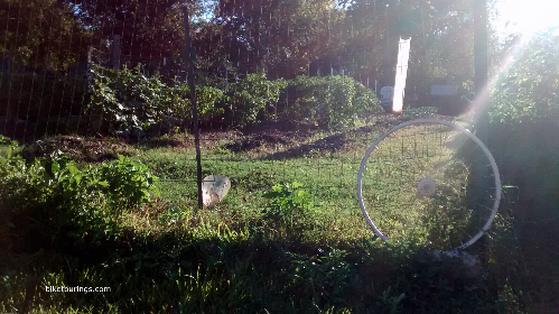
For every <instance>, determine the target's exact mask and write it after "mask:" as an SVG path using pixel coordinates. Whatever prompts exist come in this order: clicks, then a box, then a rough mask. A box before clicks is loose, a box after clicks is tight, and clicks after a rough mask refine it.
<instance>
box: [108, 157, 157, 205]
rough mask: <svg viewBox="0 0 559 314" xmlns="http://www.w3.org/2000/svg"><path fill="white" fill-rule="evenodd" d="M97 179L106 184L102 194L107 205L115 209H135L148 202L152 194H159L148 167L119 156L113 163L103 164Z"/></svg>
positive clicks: (154, 179)
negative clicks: (105, 197)
mask: <svg viewBox="0 0 559 314" xmlns="http://www.w3.org/2000/svg"><path fill="white" fill-rule="evenodd" d="M99 178H100V180H101V181H104V182H106V183H107V185H106V189H105V190H104V193H105V194H107V195H108V196H109V205H111V206H113V207H116V208H130V207H137V206H139V205H141V204H143V203H146V202H150V201H151V198H150V196H151V195H152V194H155V195H158V193H159V191H158V190H157V188H156V184H157V182H158V179H157V177H155V176H153V175H152V174H151V173H150V172H149V169H148V167H147V166H146V165H144V164H142V163H139V162H137V161H134V160H132V159H130V158H127V157H124V156H119V158H118V160H117V161H116V162H114V163H108V164H103V166H101V168H99Z"/></svg>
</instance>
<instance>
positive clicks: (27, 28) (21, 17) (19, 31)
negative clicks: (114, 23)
mask: <svg viewBox="0 0 559 314" xmlns="http://www.w3.org/2000/svg"><path fill="white" fill-rule="evenodd" d="M0 20H1V21H2V23H0V36H1V37H0V56H1V57H2V58H3V59H8V60H12V61H14V62H16V63H18V64H21V65H25V66H29V67H34V68H41V69H46V70H53V71H61V70H65V69H67V68H68V67H69V66H71V65H73V64H75V63H76V62H77V61H79V60H80V59H82V58H85V55H86V51H87V50H86V46H87V42H88V39H89V37H90V32H88V31H86V30H84V29H83V28H82V27H81V25H80V24H79V23H78V22H77V21H76V20H75V19H74V16H73V13H72V11H71V10H70V9H69V8H68V7H67V6H64V5H63V4H61V3H59V2H57V1H56V0H26V1H18V0H4V1H2V2H1V3H0Z"/></svg>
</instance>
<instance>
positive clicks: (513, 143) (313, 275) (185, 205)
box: [0, 0, 559, 313]
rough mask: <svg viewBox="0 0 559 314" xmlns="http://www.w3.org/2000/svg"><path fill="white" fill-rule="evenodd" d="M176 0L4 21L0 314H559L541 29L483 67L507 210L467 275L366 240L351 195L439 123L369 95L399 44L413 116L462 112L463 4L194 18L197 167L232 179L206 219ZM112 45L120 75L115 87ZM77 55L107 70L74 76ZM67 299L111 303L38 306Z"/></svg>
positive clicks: (233, 9)
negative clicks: (399, 133)
mask: <svg viewBox="0 0 559 314" xmlns="http://www.w3.org/2000/svg"><path fill="white" fill-rule="evenodd" d="M490 2H491V1H490ZM181 3H182V2H181V1H174V0H155V1H137V0H130V1H124V0H123V1H112V0H110V1H109V0H83V1H82V0H80V1H74V0H32V1H25V2H22V1H16V0H5V1H3V2H2V3H1V4H0V20H2V21H5V23H2V24H1V25H0V32H1V33H2V40H1V41H0V57H1V58H2V59H1V60H0V62H1V63H0V65H1V71H0V102H1V103H2V104H4V106H2V108H0V115H1V116H2V119H1V120H2V121H0V122H2V123H4V124H3V128H1V129H0V131H1V132H2V133H7V134H8V135H10V136H13V137H17V138H18V139H22V140H27V141H28V142H31V143H30V144H29V145H27V144H22V143H17V142H14V141H12V139H9V138H4V137H2V138H1V140H0V141H1V142H0V248H1V249H0V311H1V312H37V313H60V312H64V311H66V312H70V313H72V312H76V313H98V312H107V313H130V312H146V313H158V312H168V313H177V312H178V313H190V312H206V313H213V312H220V311H221V312H226V313H246V312H262V313H266V312H287V313H290V312H292V313H295V312H299V313H300V312H304V313H307V312H309V313H322V312H325V313H350V312H355V313H367V312H369V313H399V312H410V313H424V312H429V313H445V312H457V311H462V312H465V313H472V312H483V313H486V312H497V313H516V312H533V313H549V312H552V311H555V310H556V309H557V308H559V304H558V303H557V300H559V295H558V292H557V288H556V287H557V285H558V284H559V268H558V267H557V265H559V253H558V252H559V247H558V242H557V241H556V239H557V238H558V237H559V233H558V232H559V229H558V228H557V223H558V221H559V210H558V207H557V204H558V203H559V193H557V191H559V183H558V179H557V177H558V176H559V163H557V160H559V141H558V140H557V136H556V134H558V133H559V122H558V121H559V119H557V117H558V116H559V99H558V95H557V91H558V90H559V63H558V60H559V59H558V58H557V56H558V55H559V49H558V47H559V41H558V38H559V37H557V35H556V33H545V34H539V35H538V36H535V37H534V38H533V40H531V41H529V42H526V43H523V44H522V45H520V44H518V41H516V40H511V41H510V42H508V43H507V44H509V45H508V46H505V47H504V48H503V49H502V51H501V50H499V49H497V48H499V47H491V48H494V49H495V51H491V49H490V53H491V54H492V57H494V58H495V59H496V63H498V62H499V61H500V60H505V61H507V63H503V64H502V65H503V66H506V67H504V68H497V67H496V68H495V71H501V72H498V73H494V75H495V80H494V81H493V83H494V84H495V85H493V86H491V88H492V92H491V95H490V98H489V100H490V102H489V103H490V105H489V106H488V107H487V108H485V109H486V112H487V113H488V118H487V120H488V124H487V125H486V128H478V129H477V132H479V133H478V135H480V137H483V139H484V142H485V143H486V144H487V146H488V147H489V149H490V150H491V151H492V153H493V154H494V156H495V158H496V160H497V164H498V165H499V168H500V171H501V174H502V179H503V182H504V187H503V188H504V199H503V202H502V204H501V207H500V209H499V215H498V216H497V218H496V220H495V222H494V224H493V227H492V229H491V230H490V232H489V234H488V236H487V237H484V238H483V240H481V241H480V242H478V243H476V245H475V246H473V247H472V248H470V249H469V250H468V252H469V253H471V254H472V255H474V256H476V258H477V260H475V261H477V263H475V262H474V263H470V262H471V261H472V260H471V259H468V258H467V257H468V256H467V255H465V256H461V257H459V258H455V257H452V256H446V255H444V254H443V255H440V254H439V255H438V256H437V254H436V253H435V254H433V252H428V251H427V250H426V249H425V248H424V247H418V246H417V245H415V244H414V243H409V242H401V243H395V244H392V245H386V244H385V243H382V242H380V241H378V240H375V239H374V238H372V233H371V232H370V230H369V229H368V228H367V226H366V224H365V222H364V219H363V217H362V215H361V213H360V211H359V208H358V206H357V204H356V200H355V198H356V197H355V186H354V185H355V176H356V173H357V166H356V165H357V164H358V163H359V161H360V158H361V157H362V156H363V153H364V151H365V150H366V148H367V146H368V145H370V143H371V142H372V141H373V140H374V139H375V138H376V137H377V136H378V135H379V134H381V132H383V131H385V130H386V129H387V128H389V127H390V126H392V125H394V124H395V123H398V122H400V121H402V119H410V118H414V117H420V116H422V115H424V114H431V113H433V112H436V111H437V108H433V107H422V108H406V109H405V110H404V113H403V114H402V116H401V117H398V118H395V117H392V116H387V115H382V114H380V113H379V105H378V100H377V98H376V97H375V95H373V94H372V92H371V90H370V88H368V87H370V85H372V81H373V80H374V79H377V80H379V83H380V84H382V85H384V84H391V80H392V77H393V74H392V71H393V66H394V60H392V58H391V56H392V55H395V51H393V50H392V48H390V47H396V46H397V45H396V41H395V40H397V38H398V37H399V36H412V38H413V39H412V42H413V53H412V55H411V58H410V73H409V79H408V86H409V89H408V90H409V91H412V90H413V91H414V92H417V96H418V98H419V103H420V104H423V105H431V103H429V102H428V100H429V97H427V90H428V87H429V86H430V85H431V84H447V83H448V84H458V85H459V86H458V88H459V94H460V96H463V97H464V98H470V99H473V98H472V97H473V88H472V86H473V84H472V77H473V73H472V72H473V67H471V66H456V65H457V64H459V65H468V64H472V63H473V60H472V59H473V57H472V54H473V27H472V24H473V14H472V12H471V10H470V5H471V1H466V0H464V1H462V0H460V1H446V0H436V1H429V2H425V1H419V0H407V1H404V0H401V1H399V3H400V6H396V5H394V2H391V1H384V0H377V1H367V0H357V1H330V0H324V1H322V0H321V1H298V0H286V1H260V0H255V1H252V0H251V1H246V0H237V1H227V0H223V1H216V2H215V3H213V4H212V2H211V1H210V2H208V1H190V2H188V5H189V9H191V23H192V33H191V35H192V37H193V43H194V46H195V47H196V48H197V60H196V63H195V65H196V68H197V73H196V75H197V80H196V89H197V98H198V99H197V104H198V114H199V117H200V121H197V122H196V123H200V124H201V125H202V129H205V130H213V131H214V132H217V130H218V129H219V130H221V132H218V133H215V134H213V133H207V134H206V135H208V136H209V138H207V139H206V141H203V147H202V149H203V155H202V156H203V171H204V175H206V174H215V173H223V174H226V175H229V176H230V177H231V178H232V180H233V187H234V188H233V189H232V190H231V192H230V194H229V195H228V197H227V198H226V199H225V201H224V203H222V204H220V205H219V206H218V207H216V208H214V209H212V210H202V211H198V210H196V195H195V194H196V187H195V179H194V178H195V176H196V167H195V163H194V149H193V148H192V144H191V142H192V138H191V136H190V135H189V134H188V132H189V131H188V130H189V127H191V125H189V124H192V123H194V122H192V121H191V112H192V107H191V106H192V105H191V101H190V98H189V97H190V96H189V95H190V91H189V89H188V87H187V85H186V84H185V82H184V80H183V79H182V78H183V77H184V65H183V64H182V61H181V59H182V55H183V54H184V51H183V49H182V46H184V38H185V34H184V28H183V25H182V23H183V14H184V11H183V10H182V6H181ZM426 3H428V4H429V5H426ZM207 12H212V14H207ZM115 35H120V36H121V37H120V42H121V46H120V48H121V49H122V51H121V55H122V60H121V61H122V64H126V65H127V66H123V67H122V69H121V70H118V71H117V70H112V69H110V68H111V64H110V63H111V61H115V60H111V54H112V52H113V49H114V47H115V45H116V44H115V43H116V42H117V37H116V36H115ZM507 49H509V50H507ZM88 56H89V58H91V59H92V60H91V61H92V62H93V63H95V64H98V65H100V66H98V67H94V68H93V69H92V71H91V73H87V72H86V71H82V72H83V73H81V72H80V61H82V62H81V63H83V61H84V60H87V58H88ZM82 65H83V64H82ZM502 69H506V71H504V70H502ZM82 70H83V69H82ZM82 74H91V76H89V80H88V78H86V77H81V75H82ZM366 78H369V79H370V80H371V82H370V83H371V84H367V80H366ZM360 82H361V83H360ZM365 85H369V86H367V87H365ZM414 87H415V88H414ZM477 102H480V103H483V102H484V101H480V100H479V99H478V100H476V103H477ZM17 119H19V120H17ZM474 122H475V121H474ZM10 123H11V124H10ZM271 125H272V126H277V127H278V128H277V129H273V130H274V131H272V129H270V128H269V126H271ZM22 127H23V130H22V131H23V135H25V136H21V135H22V134H20V133H18V132H19V131H20V128H22ZM259 128H260V129H262V128H264V129H266V131H265V132H261V133H258V132H257V131H258V130H259ZM286 129H287V131H286ZM12 130H14V133H13V134H12V133H10V132H11V131H12ZM16 130H17V131H18V132H15V131H16ZM252 130H257V131H255V132H256V133H251V132H252ZM282 132H284V133H282ZM60 133H62V134H66V135H64V136H58V137H46V138H41V139H40V140H38V141H35V140H36V139H37V138H39V137H42V135H44V134H50V135H52V134H60ZM278 133H280V134H281V135H280V136H277V134H278ZM69 134H72V135H69ZM75 134H79V135H75ZM29 135H31V136H32V137H33V138H32V139H29V138H28V136H29ZM93 135H94V136H96V137H95V138H93V137H92V136H93ZM110 136H115V137H110ZM212 136H214V137H212ZM131 139H134V141H130V142H133V143H134V144H130V142H129V140H131ZM159 146H166V147H159ZM58 150H63V151H64V153H63V152H59V151H58ZM70 155H71V156H73V158H71V157H70ZM389 205H390V204H389ZM387 208H390V206H387ZM465 257H466V258H465ZM75 286H82V287H109V288H110V292H104V293H52V292H48V291H47V288H46V287H75Z"/></svg>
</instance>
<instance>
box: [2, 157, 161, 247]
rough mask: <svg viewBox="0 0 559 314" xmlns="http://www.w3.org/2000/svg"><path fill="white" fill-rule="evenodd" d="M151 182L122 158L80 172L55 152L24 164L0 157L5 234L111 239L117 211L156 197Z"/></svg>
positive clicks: (116, 226) (115, 229)
mask: <svg viewBox="0 0 559 314" xmlns="http://www.w3.org/2000/svg"><path fill="white" fill-rule="evenodd" d="M155 182H157V180H156V178H154V177H153V176H151V175H150V174H149V172H148V171H147V167H146V166H145V165H141V164H139V163H137V162H134V161H132V160H129V159H127V158H124V157H120V159H119V160H118V161H117V162H116V163H114V164H104V165H103V166H101V167H100V168H92V167H88V168H87V169H85V170H80V169H79V168H78V167H77V165H76V164H75V163H74V162H73V161H72V160H70V159H69V158H68V157H66V156H65V155H63V154H61V153H60V152H55V153H53V154H51V155H50V156H49V157H47V158H44V159H41V160H39V159H35V160H34V161H33V162H32V163H29V164H28V163H26V162H25V161H24V160H23V159H22V158H21V157H20V156H18V155H11V156H7V157H0V201H1V204H2V206H0V211H1V213H0V216H2V217H3V219H4V220H5V221H4V222H5V225H6V226H9V230H7V231H6V230H4V231H5V232H8V233H11V232H12V231H13V230H17V233H18V234H20V235H25V234H29V233H33V232H34V231H37V230H40V232H41V234H43V235H46V238H49V239H50V240H51V241H52V242H54V241H55V240H60V239H63V238H64V237H66V236H68V235H69V236H71V237H73V238H75V239H83V238H85V237H93V238H95V239H100V238H106V237H112V236H114V235H117V234H118V233H119V230H120V227H119V219H120V216H119V214H120V212H121V210H122V209H123V208H125V207H133V206H138V205H139V204H141V203H143V202H146V201H149V199H150V198H149V196H150V194H157V193H158V190H157V188H156V187H155V186H154V185H153V184H154V183H155ZM12 229H13V230H12ZM0 232H1V231H0ZM16 238H17V237H16Z"/></svg>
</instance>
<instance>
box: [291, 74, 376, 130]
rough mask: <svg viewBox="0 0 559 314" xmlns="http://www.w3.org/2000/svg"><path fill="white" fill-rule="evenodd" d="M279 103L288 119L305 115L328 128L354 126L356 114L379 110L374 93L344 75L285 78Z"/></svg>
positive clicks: (304, 117) (304, 116)
mask: <svg viewBox="0 0 559 314" xmlns="http://www.w3.org/2000/svg"><path fill="white" fill-rule="evenodd" d="M281 105H282V107H283V108H282V109H283V111H282V112H283V115H284V116H285V117H286V118H288V119H289V120H300V119H306V120H308V121H310V122H316V123H319V124H323V125H325V126H327V127H328V128H338V127H348V126H353V125H354V123H355V120H356V119H357V118H358V116H359V115H364V114H366V113H367V112H373V111H380V110H381V108H380V104H379V102H378V99H377V98H376V97H375V96H374V94H373V93H372V92H371V91H370V90H369V89H367V88H366V87H365V86H363V85H362V84H360V83H359V82H356V81H355V80H353V79H352V78H350V77H347V76H327V77H307V76H298V77H296V78H295V79H293V80H291V81H289V82H288V86H287V89H286V90H285V97H283V102H282V104H281Z"/></svg>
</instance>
